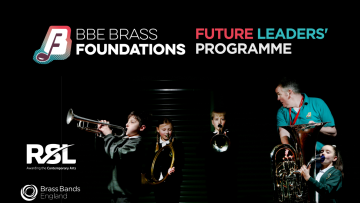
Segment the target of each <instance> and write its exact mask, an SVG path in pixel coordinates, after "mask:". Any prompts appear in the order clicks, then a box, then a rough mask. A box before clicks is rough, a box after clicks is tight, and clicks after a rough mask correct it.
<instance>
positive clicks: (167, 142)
mask: <svg viewBox="0 0 360 203" xmlns="http://www.w3.org/2000/svg"><path fill="white" fill-rule="evenodd" d="M169 143H170V140H168V141H163V140H162V139H161V138H160V144H161V147H164V146H165V145H167V144H169ZM163 178H164V176H163V175H162V172H161V171H160V178H159V180H162V179H163Z"/></svg>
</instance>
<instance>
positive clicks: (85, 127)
mask: <svg viewBox="0 0 360 203" xmlns="http://www.w3.org/2000/svg"><path fill="white" fill-rule="evenodd" d="M74 119H75V120H78V121H79V122H78V124H77V127H78V128H79V129H80V130H85V131H87V132H91V133H99V134H100V136H99V137H104V136H103V134H102V133H101V131H100V130H98V129H97V128H90V127H89V123H92V124H103V125H108V126H109V127H112V128H117V129H120V130H122V133H121V135H116V134H115V133H114V136H118V137H122V136H123V135H124V134H125V129H124V128H123V127H121V126H118V125H113V124H109V123H103V122H100V121H95V120H91V119H88V118H84V117H80V116H77V115H75V114H74V112H73V110H72V109H70V110H69V112H68V114H67V117H66V123H67V124H69V123H70V122H71V121H72V120H74ZM85 123H86V124H85Z"/></svg>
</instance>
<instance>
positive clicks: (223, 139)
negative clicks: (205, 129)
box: [210, 124, 231, 152]
mask: <svg viewBox="0 0 360 203" xmlns="http://www.w3.org/2000/svg"><path fill="white" fill-rule="evenodd" d="M218 127H219V134H217V135H214V136H213V137H212V138H211V140H210V147H211V148H212V149H213V150H214V151H215V152H226V151H227V150H229V147H230V144H231V142H230V138H229V137H228V136H226V135H225V134H223V132H222V131H223V126H222V125H221V124H219V125H218Z"/></svg>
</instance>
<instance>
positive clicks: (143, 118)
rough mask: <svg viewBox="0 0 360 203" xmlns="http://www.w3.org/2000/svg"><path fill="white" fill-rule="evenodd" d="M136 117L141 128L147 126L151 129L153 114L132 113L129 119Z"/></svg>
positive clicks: (143, 112)
mask: <svg viewBox="0 0 360 203" xmlns="http://www.w3.org/2000/svg"><path fill="white" fill-rule="evenodd" d="M132 116H134V117H135V119H136V120H137V121H139V126H140V127H141V126H142V125H145V126H146V127H147V128H148V127H150V116H151V114H149V113H147V112H145V111H132V112H131V113H130V114H129V115H128V119H129V118H130V117H132Z"/></svg>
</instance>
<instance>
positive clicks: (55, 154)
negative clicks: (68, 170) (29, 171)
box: [26, 144, 76, 164]
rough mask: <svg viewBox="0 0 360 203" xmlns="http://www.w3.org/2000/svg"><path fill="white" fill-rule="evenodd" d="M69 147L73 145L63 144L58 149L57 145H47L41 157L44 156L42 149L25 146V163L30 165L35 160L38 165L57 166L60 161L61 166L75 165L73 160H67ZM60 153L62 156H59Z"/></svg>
mask: <svg viewBox="0 0 360 203" xmlns="http://www.w3.org/2000/svg"><path fill="white" fill-rule="evenodd" d="M70 146H73V145H68V144H63V145H62V147H60V145H58V144H49V145H47V146H46V147H45V153H46V155H45V156H44V157H41V156H42V155H43V154H44V148H43V147H42V146H41V145H38V144H28V145H27V146H26V163H27V164H31V163H32V160H33V158H35V160H36V162H37V163H38V164H45V163H46V164H58V163H60V162H61V161H62V163H63V164H75V163H76V160H75V159H68V147H70ZM52 149H54V150H52ZM34 150H36V152H34ZM60 152H62V156H61V155H60V154H59V153H60ZM50 158H52V159H50Z"/></svg>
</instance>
